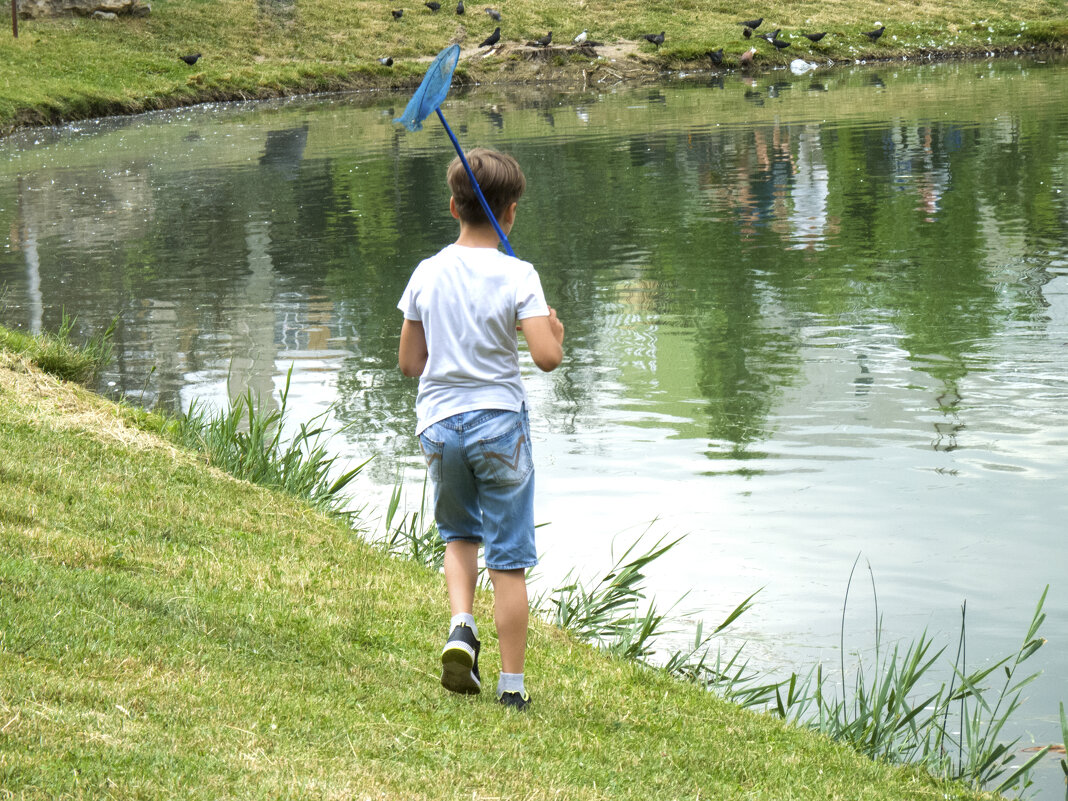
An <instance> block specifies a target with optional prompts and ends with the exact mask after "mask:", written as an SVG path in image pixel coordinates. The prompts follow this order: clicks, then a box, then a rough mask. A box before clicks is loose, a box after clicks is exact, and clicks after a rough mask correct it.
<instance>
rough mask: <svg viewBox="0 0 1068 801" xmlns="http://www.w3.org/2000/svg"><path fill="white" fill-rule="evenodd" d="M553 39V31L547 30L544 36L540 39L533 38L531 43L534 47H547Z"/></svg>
mask: <svg viewBox="0 0 1068 801" xmlns="http://www.w3.org/2000/svg"><path fill="white" fill-rule="evenodd" d="M552 40H553V32H552V31H549V32H548V33H547V34H546V35H545V36H543V37H541V38H540V39H535V40H534V41H533V42H532V43H531V44H533V45H534V46H535V47H548V46H549V44H550V43H551V42H552Z"/></svg>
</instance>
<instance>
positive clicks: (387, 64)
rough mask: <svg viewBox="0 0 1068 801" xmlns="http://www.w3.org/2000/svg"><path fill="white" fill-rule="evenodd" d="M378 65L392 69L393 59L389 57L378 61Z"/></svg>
mask: <svg viewBox="0 0 1068 801" xmlns="http://www.w3.org/2000/svg"><path fill="white" fill-rule="evenodd" d="M378 63H379V64H382V65H383V66H385V67H392V66H393V59H391V58H390V57H389V56H386V57H385V58H380V59H378Z"/></svg>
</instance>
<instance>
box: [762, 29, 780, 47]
mask: <svg viewBox="0 0 1068 801" xmlns="http://www.w3.org/2000/svg"><path fill="white" fill-rule="evenodd" d="M781 30H782V28H776V29H775V31H774V32H773V33H758V34H757V39H763V40H764V41H765V42H768V43H771V42H774V41H775V40H776V39H778V38H779V31H781Z"/></svg>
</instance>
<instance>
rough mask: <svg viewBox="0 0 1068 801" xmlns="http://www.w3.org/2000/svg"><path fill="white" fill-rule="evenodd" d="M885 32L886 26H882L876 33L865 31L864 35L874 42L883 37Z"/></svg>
mask: <svg viewBox="0 0 1068 801" xmlns="http://www.w3.org/2000/svg"><path fill="white" fill-rule="evenodd" d="M885 30H886V26H885V25H882V26H880V27H878V28H876V29H875V30H874V31H864V35H865V36H867V37H868V38H869V39H871V40H872V41H873V42H874V41H876V40H877V39H878V38H879V37H880V36H882V35H883V31H885Z"/></svg>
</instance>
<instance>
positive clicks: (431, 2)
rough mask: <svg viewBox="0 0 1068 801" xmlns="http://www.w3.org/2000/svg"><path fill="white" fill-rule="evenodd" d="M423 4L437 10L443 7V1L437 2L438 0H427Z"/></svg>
mask: <svg viewBox="0 0 1068 801" xmlns="http://www.w3.org/2000/svg"><path fill="white" fill-rule="evenodd" d="M423 5H424V6H426V7H427V8H429V9H430V10H431V11H437V10H438V9H440V8H441V3H439V2H437V0H427V2H425V3H423Z"/></svg>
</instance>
